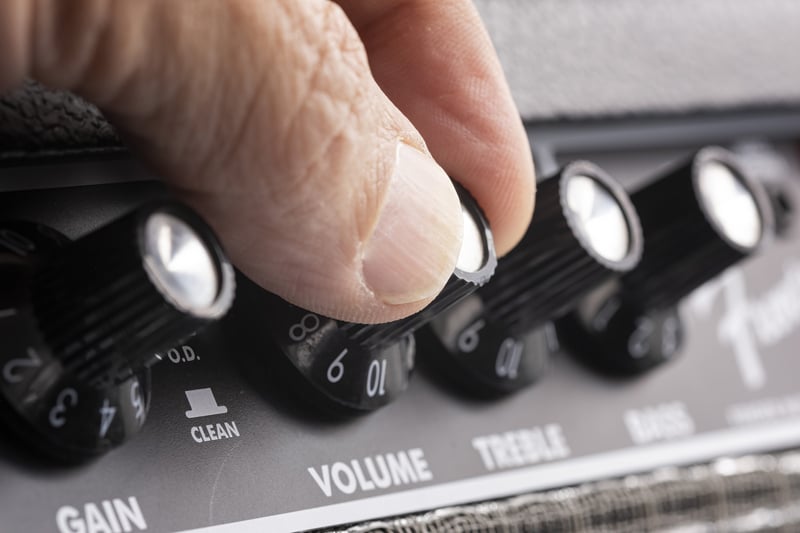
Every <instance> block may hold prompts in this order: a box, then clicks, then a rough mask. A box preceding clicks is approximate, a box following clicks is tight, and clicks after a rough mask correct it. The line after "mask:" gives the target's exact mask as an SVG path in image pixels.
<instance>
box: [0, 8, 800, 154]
mask: <svg viewBox="0 0 800 533" xmlns="http://www.w3.org/2000/svg"><path fill="white" fill-rule="evenodd" d="M474 1H475V4H476V6H477V7H478V9H479V11H480V13H481V16H482V17H483V19H484V21H485V23H486V25H487V27H488V29H489V33H490V34H491V36H492V40H493V41H494V43H495V46H496V47H497V49H498V53H499V55H500V60H501V62H502V63H503V66H504V68H505V71H506V75H507V76H508V80H509V84H510V86H511V90H512V92H513V94H514V98H515V100H516V102H517V105H518V106H519V109H520V112H521V114H522V116H523V118H525V119H526V120H529V121H552V120H556V119H559V118H570V119H586V118H600V117H617V116H637V115H661V114H671V113H680V114H685V113H690V112H693V111H727V110H732V109H740V108H758V107H778V106H797V105H800V61H798V60H797V57H796V51H797V50H798V49H800V2H797V1H796V0H759V1H757V2H756V1H753V0H702V1H699V0H603V1H597V0H474ZM118 143H119V140H118V139H117V137H116V136H115V135H114V132H113V130H112V129H111V128H110V127H109V126H108V124H107V123H106V122H105V121H104V120H103V119H102V117H101V115H100V113H99V112H98V111H97V109H96V108H95V107H93V106H90V105H87V104H86V103H85V102H83V101H82V100H80V99H78V98H76V97H75V96H72V95H69V94H63V93H58V92H51V91H47V90H43V89H42V88H41V87H40V86H37V85H35V84H27V85H26V86H24V87H22V88H19V89H18V90H16V91H12V92H11V93H8V94H6V95H4V96H0V157H2V156H6V157H8V156H13V157H16V156H19V155H21V154H23V155H24V154H42V153H47V152H48V151H74V150H82V151H87V150H88V151H100V152H105V151H108V150H114V149H115V147H117V146H118Z"/></svg>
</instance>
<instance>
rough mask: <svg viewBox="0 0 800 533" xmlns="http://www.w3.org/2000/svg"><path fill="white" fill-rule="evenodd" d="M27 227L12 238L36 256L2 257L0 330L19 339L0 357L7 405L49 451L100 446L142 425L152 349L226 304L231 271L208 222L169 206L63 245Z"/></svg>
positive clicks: (0, 387)
mask: <svg viewBox="0 0 800 533" xmlns="http://www.w3.org/2000/svg"><path fill="white" fill-rule="evenodd" d="M22 228H23V229H22V230H12V231H14V235H15V236H14V239H15V240H16V241H18V242H24V243H26V245H25V247H23V248H22V249H24V250H28V251H29V252H30V253H29V254H23V255H20V254H19V253H18V252H19V247H18V250H17V253H15V251H14V250H13V249H12V248H10V247H8V246H6V247H5V248H6V250H5V253H3V254H2V255H0V269H2V270H4V274H3V275H4V278H5V281H4V282H3V287H2V291H0V299H2V301H3V303H2V305H0V307H3V308H5V309H6V312H5V314H0V337H2V338H3V339H4V340H8V339H13V340H12V341H11V344H12V345H13V348H12V349H10V350H6V351H5V352H4V353H3V354H2V355H0V369H2V376H0V378H1V379H0V392H2V397H3V399H4V400H5V403H6V404H7V405H6V409H4V411H6V412H7V414H10V415H11V417H12V418H14V419H17V420H19V419H22V420H23V421H24V426H23V427H24V431H23V437H27V438H30V439H31V440H33V441H34V442H35V443H36V444H37V445H40V446H41V447H44V448H46V449H47V451H48V452H50V453H53V454H55V455H60V456H65V457H71V458H81V457H85V456H90V455H94V454H98V453H102V452H104V451H107V450H108V449H110V448H112V447H113V446H116V445H118V444H120V443H121V442H123V441H124V440H125V439H127V438H128V437H130V436H131V435H132V434H134V433H136V432H137V431H138V430H139V428H140V427H141V426H142V424H143V423H144V421H145V418H146V415H147V410H148V406H149V381H150V379H149V367H150V366H151V365H152V364H153V363H155V362H156V361H157V359H156V355H155V354H156V352H158V351H160V350H163V349H167V348H169V347H171V346H172V345H173V344H175V343H177V342H179V341H181V340H183V339H185V338H186V337H188V336H190V335H192V334H193V333H195V332H197V331H198V330H199V329H201V328H202V327H203V326H205V325H206V324H208V323H210V322H212V321H215V320H217V319H219V318H221V317H222V316H223V315H224V314H225V313H226V312H227V311H228V309H229V308H230V306H231V303H232V301H233V297H234V274H233V268H232V267H231V265H230V263H229V262H228V260H227V259H226V257H225V255H224V254H223V252H222V249H221V247H220V246H219V244H218V242H217V240H216V237H215V236H214V235H213V233H212V232H211V230H210V229H209V228H208V226H206V224H205V223H204V222H203V221H202V220H201V219H200V218H199V217H198V216H197V215H196V214H195V213H194V212H193V211H191V210H190V209H189V208H187V207H185V206H183V205H180V204H176V203H172V202H162V203H156V204H151V205H148V206H145V207H142V208H140V209H138V210H136V211H134V212H132V213H130V214H128V215H125V216H123V217H121V218H120V219H118V220H116V221H114V222H112V223H111V224H109V225H107V226H105V227H103V228H100V229H99V230H97V231H95V232H93V233H90V234H88V235H86V236H84V237H82V238H80V239H78V240H76V241H75V242H72V243H68V244H66V245H63V246H57V245H54V244H53V241H52V239H51V240H50V241H47V240H46V239H43V238H42V233H41V230H40V229H38V228H40V227H36V226H32V225H29V226H22ZM50 233H52V232H50ZM14 287H17V288H16V289H14ZM12 332H14V333H12Z"/></svg>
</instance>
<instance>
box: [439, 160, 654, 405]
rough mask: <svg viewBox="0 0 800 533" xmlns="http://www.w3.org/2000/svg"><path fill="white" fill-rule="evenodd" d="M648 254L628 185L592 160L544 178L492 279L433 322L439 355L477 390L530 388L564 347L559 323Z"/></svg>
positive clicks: (462, 381)
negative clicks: (518, 236) (526, 222)
mask: <svg viewBox="0 0 800 533" xmlns="http://www.w3.org/2000/svg"><path fill="white" fill-rule="evenodd" d="M641 253H642V234H641V229H640V225H639V218H638V216H637V214H636V212H635V210H634V209H633V207H632V205H631V202H630V200H629V198H628V196H627V194H626V193H625V191H624V190H623V189H622V187H621V186H620V185H619V184H618V183H617V182H616V181H614V180H613V179H612V178H611V177H610V176H608V175H607V174H606V173H605V172H604V171H603V170H601V169H600V168H599V167H597V166H596V165H594V164H592V163H589V162H586V161H576V162H573V163H570V164H568V165H566V166H565V167H564V168H563V169H561V170H560V171H559V172H558V173H556V174H555V175H553V176H550V177H548V178H547V179H545V180H544V181H542V182H540V183H539V185H538V192H537V198H536V210H535V212H534V215H533V219H532V221H531V224H530V226H529V228H528V231H527V233H526V234H525V236H524V237H523V238H522V240H521V241H520V243H519V244H518V245H517V247H516V248H515V249H514V250H513V251H512V252H511V253H509V254H508V256H506V257H504V258H503V259H501V260H500V262H499V264H498V267H497V272H496V274H495V276H494V278H492V280H491V282H489V283H488V284H487V285H486V286H484V287H482V288H481V289H479V290H478V291H477V292H476V293H475V294H473V295H471V296H469V297H468V298H466V299H465V300H463V301H462V302H460V303H459V304H458V305H457V306H455V307H454V308H452V309H450V310H449V311H448V312H446V313H444V314H442V315H440V316H438V317H437V318H435V319H434V320H433V322H432V323H431V331H432V333H433V336H434V337H435V338H436V339H437V340H438V343H439V344H440V345H441V348H442V349H440V350H432V353H431V357H433V358H437V359H438V362H439V366H440V367H441V368H442V370H443V371H444V372H445V373H446V374H447V375H448V376H450V377H453V378H455V379H456V381H457V382H459V383H460V384H461V385H464V386H466V387H467V388H468V389H469V390H470V391H471V392H474V393H478V394H481V393H488V394H492V393H497V392H510V391H514V390H517V389H520V388H522V387H524V386H526V385H529V384H530V383H533V382H534V381H536V380H537V379H538V378H539V377H540V376H541V375H542V373H543V372H544V371H545V369H546V367H547V362H548V359H549V355H550V353H551V352H553V351H556V350H557V349H558V339H557V337H556V335H555V331H554V328H553V325H552V322H551V321H552V320H554V319H556V318H558V317H559V316H561V315H562V314H563V313H565V312H566V311H567V310H569V309H570V308H572V307H573V306H574V305H575V304H576V302H577V301H578V300H579V299H580V298H581V297H583V296H584V295H586V294H587V293H588V292H589V291H591V290H592V289H594V288H596V287H598V286H600V285H601V284H603V283H605V282H607V281H608V280H610V279H613V278H616V277H618V276H620V275H621V274H622V273H624V272H627V271H629V270H630V269H631V268H633V267H634V266H635V265H636V264H637V262H638V260H639V257H640V256H641ZM437 356H438V357H437Z"/></svg>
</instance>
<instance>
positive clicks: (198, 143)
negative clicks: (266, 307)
mask: <svg viewBox="0 0 800 533" xmlns="http://www.w3.org/2000/svg"><path fill="white" fill-rule="evenodd" d="M67 4H68V5H67ZM76 4H79V5H76ZM0 35H2V36H4V37H0V46H2V50H3V51H4V53H5V52H6V50H7V51H8V52H10V54H6V55H5V57H4V59H3V60H2V62H3V63H2V65H0V68H1V69H2V70H0V86H2V85H3V84H5V85H8V84H10V83H13V82H15V81H19V80H20V79H21V78H22V77H24V76H33V77H36V78H37V79H39V80H41V81H43V82H45V83H48V84H50V85H53V86H56V87H60V88H65V89H70V90H74V91H76V92H78V93H79V94H81V95H83V96H85V97H86V98H87V99H89V100H91V101H93V102H94V103H96V104H98V105H99V106H100V107H101V109H103V111H104V112H105V113H106V114H107V116H109V118H110V119H111V120H112V122H114V124H115V125H116V126H117V127H118V129H119V130H120V132H121V134H122V135H123V136H124V137H125V138H126V140H127V141H128V143H129V144H130V145H131V146H132V148H134V150H136V151H137V152H138V153H139V154H140V155H142V156H143V157H144V158H145V159H146V160H147V161H148V162H149V163H150V164H152V165H153V166H154V167H155V169H156V170H157V171H159V173H160V174H161V175H162V176H163V177H164V178H165V179H166V180H167V181H168V183H169V184H170V185H172V186H173V187H174V188H175V189H176V190H177V191H179V193H180V194H181V195H182V196H183V198H184V199H185V200H187V201H188V202H189V203H191V204H193V205H194V206H195V207H196V208H197V209H198V210H199V211H200V212H201V213H203V214H204V215H205V216H206V218H207V219H208V221H209V222H210V224H211V225H212V226H213V227H214V228H215V229H216V230H217V232H218V233H219V234H220V237H221V238H222V241H223V242H224V244H225V246H226V248H227V250H228V252H229V254H230V255H231V257H232V259H233V261H234V263H235V264H236V265H237V266H238V267H239V268H240V269H241V270H242V271H243V272H244V273H245V274H247V275H248V276H249V277H250V278H252V279H253V280H254V281H256V282H257V283H259V284H261V285H262V286H263V287H265V288H266V289H268V290H270V291H272V292H274V293H276V294H278V295H280V296H282V297H284V298H286V299H287V300H289V301H291V302H293V303H295V304H297V305H300V306H302V307H305V308H307V309H310V310H312V311H315V312H319V313H322V314H325V315H328V316H331V317H334V318H339V319H344V320H349V321H356V322H381V321H388V320H395V319H398V318H401V317H403V316H405V315H408V314H410V313H412V312H415V311H417V310H419V309H421V308H422V307H424V306H425V305H426V304H427V303H428V302H429V301H430V300H432V299H433V298H434V297H435V295H436V294H437V293H438V292H439V290H440V289H441V288H442V287H443V285H444V283H445V281H446V280H447V278H448V276H449V275H450V273H451V272H452V271H453V268H454V265H455V262H456V257H457V255H458V251H459V248H460V242H461V232H462V222H461V209H460V205H459V201H458V197H457V195H456V192H455V190H454V188H453V186H452V184H451V182H450V180H449V178H448V177H447V175H446V174H445V173H444V171H443V170H442V169H441V168H440V167H439V166H438V165H437V164H436V163H435V162H434V160H433V159H432V158H431V157H430V155H429V153H428V152H427V149H426V147H425V144H424V142H423V140H422V138H421V137H420V135H419V134H418V132H417V131H416V130H415V129H414V127H413V126H412V125H411V123H410V122H409V121H408V120H407V119H406V118H405V117H404V116H403V115H402V114H401V113H400V112H399V111H398V110H397V108H395V107H394V105H393V104H392V103H391V102H390V101H389V100H388V98H387V97H386V96H385V95H384V94H383V92H382V91H381V90H380V89H379V88H378V86H377V84H376V83H375V81H374V80H373V78H372V76H371V74H370V70H369V65H368V61H367V56H366V53H365V51H364V48H363V45H362V44H361V41H360V40H359V38H358V35H357V33H356V31H355V30H354V29H353V27H352V26H351V24H350V23H349V21H348V19H347V18H346V16H345V15H344V14H343V12H342V11H341V10H340V9H339V8H338V7H337V6H336V5H335V4H333V3H332V2H329V1H328V0H303V1H297V0H268V1H263V0H233V1H228V2H219V1H217V0H199V1H196V2H162V1H160V0H142V1H140V2H115V1H113V0H80V1H79V2H69V3H64V2H59V1H58V0H50V1H40V2H29V1H28V0H10V1H9V0H6V1H5V2H3V4H2V6H0ZM2 55H3V54H0V56H2Z"/></svg>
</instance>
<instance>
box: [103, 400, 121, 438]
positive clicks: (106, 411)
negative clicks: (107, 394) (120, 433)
mask: <svg viewBox="0 0 800 533" xmlns="http://www.w3.org/2000/svg"><path fill="white" fill-rule="evenodd" d="M116 414H117V408H116V407H111V405H109V401H108V398H106V399H105V400H104V401H103V406H102V407H101V408H100V438H101V439H102V438H104V437H105V436H106V433H108V430H109V428H110V427H111V422H113V421H114V416H116Z"/></svg>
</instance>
